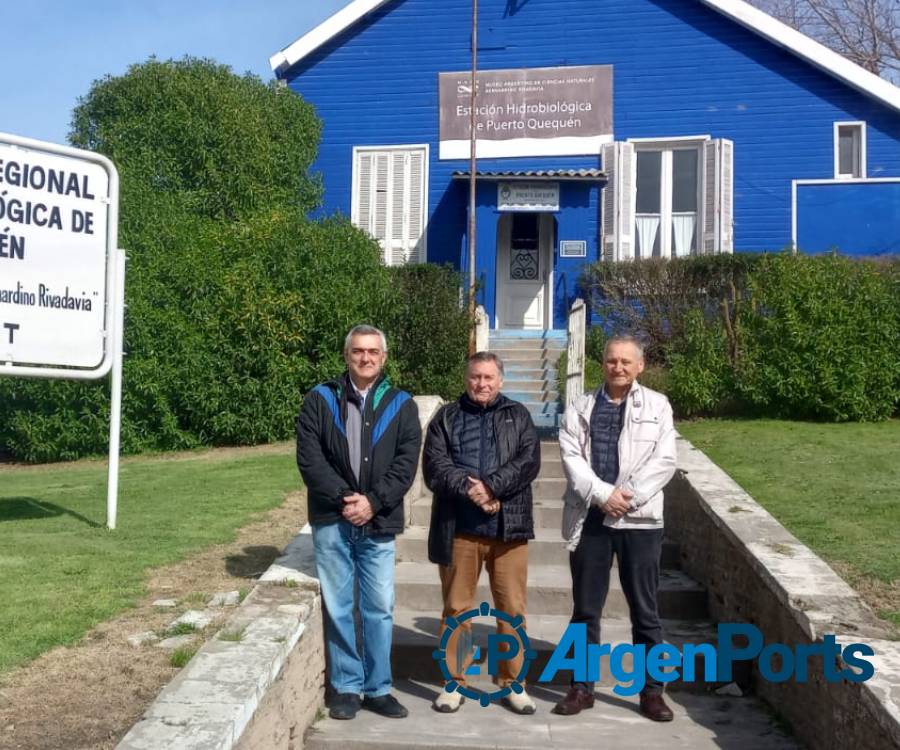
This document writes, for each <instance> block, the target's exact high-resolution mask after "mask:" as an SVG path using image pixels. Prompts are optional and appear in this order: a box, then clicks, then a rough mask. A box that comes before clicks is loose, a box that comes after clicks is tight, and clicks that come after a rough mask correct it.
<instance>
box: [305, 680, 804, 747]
mask: <svg viewBox="0 0 900 750" xmlns="http://www.w3.org/2000/svg"><path fill="white" fill-rule="evenodd" d="M437 691H438V686H437V685H434V684H426V683H423V682H419V681H413V680H404V681H401V682H399V683H397V684H396V686H395V694H396V696H397V697H398V699H399V700H400V701H401V702H402V703H403V704H404V705H405V706H406V707H407V708H408V709H409V713H410V715H409V718H407V719H401V720H397V719H385V718H382V717H381V716H377V715H376V714H373V713H371V712H368V711H360V713H359V715H358V716H357V717H356V719H355V720H353V721H335V720H334V719H323V720H322V721H319V722H318V723H316V724H315V725H313V727H312V729H311V730H310V731H309V732H308V734H307V736H306V748H307V750H337V749H339V750H435V749H437V748H446V749H447V750H451V749H453V748H466V750H471V749H472V748H478V749H479V750H480V749H485V750H486V749H487V748H492V749H496V750H532V749H533V750H545V749H546V748H565V750H581V749H582V748H584V749H585V750H587V749H588V748H590V750H599V749H602V748H615V750H632V749H634V750H649V749H650V748H662V749H663V750H676V749H677V750H680V749H681V748H684V749H685V750H688V749H690V750H699V749H700V748H725V749H727V750H796V749H797V748H798V745H797V744H796V743H794V742H793V741H792V740H791V739H789V738H787V737H785V736H784V735H783V734H782V732H780V731H779V729H778V728H777V726H776V725H775V723H774V721H773V719H772V718H771V717H770V715H769V714H768V713H767V712H766V711H765V710H764V709H763V708H762V706H761V705H760V703H759V702H758V701H757V700H756V699H755V698H752V697H744V698H722V697H719V696H711V695H697V694H694V693H688V692H684V691H679V692H673V693H669V694H668V697H667V699H668V701H669V704H670V705H671V707H672V710H673V711H674V713H675V720H674V721H672V722H671V723H667V724H656V723H654V722H651V721H648V720H647V719H645V718H644V717H643V716H641V715H640V714H639V713H638V711H637V698H620V697H618V696H616V695H614V694H613V692H612V689H611V688H599V689H598V690H597V691H596V695H597V701H596V703H595V704H594V708H593V709H591V710H589V711H583V712H582V713H581V714H579V715H578V716H556V715H555V714H552V713H550V709H551V708H553V704H554V703H555V702H556V701H557V700H558V699H559V698H560V697H561V696H562V695H563V693H564V688H562V687H559V688H549V689H548V688H545V687H543V686H535V687H532V688H531V689H530V690H529V692H530V694H531V696H532V697H533V698H534V699H535V702H536V703H537V705H538V710H537V713H535V714H534V715H533V716H517V715H516V714H513V713H512V712H510V711H508V710H507V709H505V708H504V707H503V706H500V705H491V706H488V707H487V708H482V707H481V706H479V705H478V704H476V703H474V702H472V701H467V702H466V703H465V704H464V705H463V706H462V708H460V710H459V712H458V713H456V714H439V713H437V712H436V711H434V710H433V709H432V708H431V701H432V700H433V698H434V697H435V696H436V695H437Z"/></svg>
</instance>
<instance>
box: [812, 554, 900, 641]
mask: <svg viewBox="0 0 900 750" xmlns="http://www.w3.org/2000/svg"><path fill="white" fill-rule="evenodd" d="M829 564H830V565H831V567H833V568H834V569H835V571H836V572H837V574H838V575H839V576H840V577H841V578H843V579H844V580H845V581H846V582H847V583H849V584H850V585H851V586H852V587H853V588H854V589H856V591H857V592H859V595H860V596H861V597H862V599H863V601H864V602H865V603H866V604H868V605H869V606H870V607H871V608H872V609H873V610H875V614H876V615H879V616H880V617H882V619H883V618H884V615H885V614H886V613H892V614H893V617H894V618H896V617H897V616H898V614H900V581H891V582H890V583H886V582H884V581H880V580H878V579H877V578H875V577H873V576H870V575H866V574H865V573H860V572H859V571H858V570H856V568H854V567H853V566H852V565H848V564H847V563H841V562H833V563H829ZM888 624H889V625H890V626H891V628H892V629H893V630H894V633H895V638H897V639H900V628H898V627H897V626H896V623H894V622H889V623H888Z"/></svg>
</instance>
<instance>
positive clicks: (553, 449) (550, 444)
mask: <svg viewBox="0 0 900 750" xmlns="http://www.w3.org/2000/svg"><path fill="white" fill-rule="evenodd" d="M559 457H560V455H559V441H558V440H542V441H541V461H546V460H547V459H548V458H556V459H559Z"/></svg>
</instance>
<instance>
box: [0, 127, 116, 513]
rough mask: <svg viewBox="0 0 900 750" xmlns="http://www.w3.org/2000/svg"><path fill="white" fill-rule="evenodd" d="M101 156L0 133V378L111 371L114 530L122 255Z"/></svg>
mask: <svg viewBox="0 0 900 750" xmlns="http://www.w3.org/2000/svg"><path fill="white" fill-rule="evenodd" d="M118 232H119V176H118V173H117V172H116V168H115V166H113V163H112V162H111V161H109V159H107V158H106V157H105V156H101V155H100V154H95V153H92V152H90V151H82V150H79V149H75V148H69V147H68V146H58V145H56V144H54V143H43V142H41V141H35V140H32V139H31V138H22V137H20V136H16V135H9V134H7V133H0V375H19V376H23V377H34V378H70V379H75V380H95V379H98V378H102V377H105V376H106V375H107V374H108V373H109V372H110V370H112V381H111V385H110V423H109V472H108V483H107V497H106V525H107V526H108V527H109V528H110V529H114V528H115V527H116V513H117V505H118V487H119V427H120V422H121V416H122V335H123V319H124V318H123V316H124V310H125V253H124V251H122V250H120V249H118Z"/></svg>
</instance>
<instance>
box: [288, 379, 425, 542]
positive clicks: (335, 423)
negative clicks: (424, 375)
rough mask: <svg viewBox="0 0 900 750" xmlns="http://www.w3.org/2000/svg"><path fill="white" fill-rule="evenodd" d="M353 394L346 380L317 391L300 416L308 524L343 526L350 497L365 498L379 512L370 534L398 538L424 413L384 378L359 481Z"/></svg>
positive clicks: (372, 399)
mask: <svg viewBox="0 0 900 750" xmlns="http://www.w3.org/2000/svg"><path fill="white" fill-rule="evenodd" d="M350 387H352V386H351V384H350V380H349V375H348V374H347V373H344V375H342V376H341V377H340V378H339V379H338V380H335V381H331V382H328V383H322V384H321V385H317V386H316V387H315V388H313V389H312V390H311V391H310V392H309V393H308V394H307V395H306V398H305V399H303V406H302V407H301V408H300V415H299V416H298V417H297V466H298V467H299V468H300V474H301V475H302V476H303V481H304V482H305V484H306V491H307V508H308V511H309V522H310V523H311V524H322V523H332V522H334V521H338V520H340V519H341V518H343V516H342V515H341V510H342V508H343V498H344V497H345V496H346V495H350V494H353V493H354V492H360V493H362V494H364V495H365V496H366V497H368V498H369V502H370V503H371V504H372V509H373V510H374V511H375V515H374V517H373V518H372V520H371V521H369V522H368V523H367V524H366V525H365V527H364V528H365V530H366V532H367V533H372V534H399V533H401V532H402V531H403V528H404V522H403V496H404V495H405V494H406V491H407V490H408V489H409V488H410V485H412V482H413V479H414V478H415V476H416V466H417V465H418V462H419V446H420V445H421V442H422V430H421V427H420V426H419V410H418V408H417V407H416V403H415V401H413V400H412V398H410V396H409V394H408V393H406V392H404V391H401V390H398V389H396V388H392V387H391V384H390V383H389V382H388V381H387V379H386V378H385V377H384V376H382V377H381V378H380V379H379V380H378V381H377V382H376V383H374V384H373V385H372V389H371V391H370V393H369V397H368V398H367V399H366V407H365V413H364V414H363V426H362V450H361V456H362V460H361V461H360V468H359V480H358V481H357V479H356V477H355V476H354V474H353V469H352V468H351V466H350V452H349V449H348V447H347V436H346V433H345V431H344V424H345V423H346V420H347V393H348V392H349V389H350Z"/></svg>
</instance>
